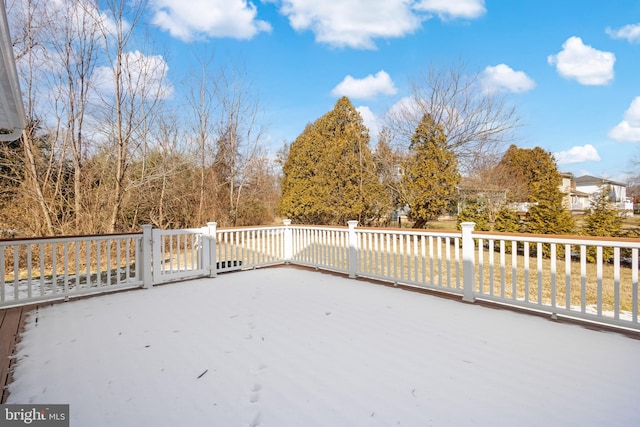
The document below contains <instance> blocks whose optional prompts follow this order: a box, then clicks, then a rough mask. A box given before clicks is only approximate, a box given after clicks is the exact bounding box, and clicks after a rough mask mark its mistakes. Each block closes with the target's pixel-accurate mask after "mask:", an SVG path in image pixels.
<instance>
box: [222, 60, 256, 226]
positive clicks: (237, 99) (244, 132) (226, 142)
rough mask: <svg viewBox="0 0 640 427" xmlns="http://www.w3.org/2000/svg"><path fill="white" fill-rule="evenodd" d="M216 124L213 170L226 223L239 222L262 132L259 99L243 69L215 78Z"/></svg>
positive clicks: (224, 70)
mask: <svg viewBox="0 0 640 427" xmlns="http://www.w3.org/2000/svg"><path fill="white" fill-rule="evenodd" d="M215 83H216V86H215V92H214V94H215V102H216V104H217V111H216V117H217V123H216V124H215V126H216V127H215V132H216V135H217V139H216V153H215V164H214V169H215V172H216V175H217V181H218V183H219V185H220V187H221V190H222V191H221V193H222V195H223V197H225V198H226V203H225V206H226V211H227V216H228V220H229V223H230V224H231V225H236V224H237V222H238V207H239V205H240V203H241V201H242V197H243V196H244V189H245V186H246V185H247V182H248V179H249V173H248V172H249V171H250V168H251V167H252V166H251V165H252V160H253V159H254V158H255V157H256V154H257V152H258V149H259V147H260V144H261V143H262V138H263V135H264V125H263V123H261V121H260V108H259V102H258V98H257V96H256V95H255V93H254V92H253V87H252V86H251V84H250V83H248V81H247V79H246V75H245V74H244V72H242V71H237V70H234V69H231V70H229V69H223V70H222V71H221V72H220V74H219V75H218V76H217V78H216V80H215Z"/></svg>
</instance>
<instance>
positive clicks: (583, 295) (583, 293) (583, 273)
mask: <svg viewBox="0 0 640 427" xmlns="http://www.w3.org/2000/svg"><path fill="white" fill-rule="evenodd" d="M586 311H587V247H586V245H580V312H582V313H586Z"/></svg>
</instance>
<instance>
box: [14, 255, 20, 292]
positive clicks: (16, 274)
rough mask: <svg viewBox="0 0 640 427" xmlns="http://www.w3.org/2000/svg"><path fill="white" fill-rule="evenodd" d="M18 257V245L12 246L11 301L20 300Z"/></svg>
mask: <svg viewBox="0 0 640 427" xmlns="http://www.w3.org/2000/svg"><path fill="white" fill-rule="evenodd" d="M19 276H20V255H19V252H18V245H14V246H13V299H14V300H18V299H19V298H20V277H19Z"/></svg>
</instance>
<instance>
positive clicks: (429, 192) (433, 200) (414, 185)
mask: <svg viewBox="0 0 640 427" xmlns="http://www.w3.org/2000/svg"><path fill="white" fill-rule="evenodd" d="M409 149H410V154H411V156H410V157H409V159H408V160H407V161H406V162H405V165H404V175H403V177H402V184H403V187H404V196H405V199H406V203H407V205H408V206H409V217H410V219H412V220H413V221H415V222H414V227H415V228H424V227H425V226H426V224H427V222H428V221H431V220H434V219H436V218H437V217H438V216H439V215H441V214H442V213H443V211H444V210H445V208H446V207H447V206H448V205H449V204H450V202H451V199H452V197H454V196H455V194H456V185H458V183H459V182H460V173H459V172H458V162H457V160H456V155H455V153H454V152H453V151H451V150H450V149H449V148H448V147H447V135H445V133H444V130H443V129H442V127H441V126H439V125H437V124H436V123H435V122H434V121H433V119H432V117H431V116H429V115H428V114H427V115H425V116H424V117H423V118H422V121H421V122H420V124H419V125H418V127H417V129H416V132H415V134H414V135H413V137H412V138H411V144H410V146H409Z"/></svg>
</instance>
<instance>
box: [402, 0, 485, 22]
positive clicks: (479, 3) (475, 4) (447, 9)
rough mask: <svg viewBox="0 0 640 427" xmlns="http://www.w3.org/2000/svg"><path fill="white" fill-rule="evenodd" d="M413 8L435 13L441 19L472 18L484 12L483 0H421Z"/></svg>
mask: <svg viewBox="0 0 640 427" xmlns="http://www.w3.org/2000/svg"><path fill="white" fill-rule="evenodd" d="M414 9H416V10H420V11H425V12H430V13H435V14H437V15H438V16H439V17H440V18H441V19H455V18H466V19H474V18H478V17H480V16H482V15H484V14H485V12H486V11H487V9H485V7H484V0H456V1H451V0H421V1H419V2H418V3H417V4H416V5H415V6H414Z"/></svg>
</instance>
